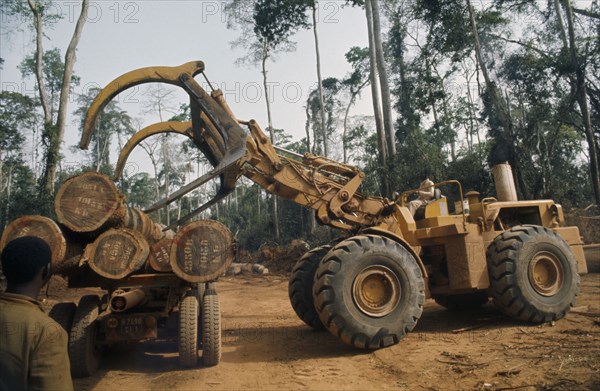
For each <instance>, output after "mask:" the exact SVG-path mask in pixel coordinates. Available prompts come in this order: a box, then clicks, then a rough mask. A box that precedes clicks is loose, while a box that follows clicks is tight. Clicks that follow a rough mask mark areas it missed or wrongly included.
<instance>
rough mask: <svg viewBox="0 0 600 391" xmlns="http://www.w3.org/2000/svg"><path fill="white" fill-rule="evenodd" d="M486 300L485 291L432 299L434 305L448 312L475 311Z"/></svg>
mask: <svg viewBox="0 0 600 391" xmlns="http://www.w3.org/2000/svg"><path fill="white" fill-rule="evenodd" d="M488 299H489V297H488V293H487V291H480V292H474V293H463V294H460V295H447V296H434V297H433V300H435V302H436V303H438V304H439V305H441V306H442V307H444V308H446V309H448V310H450V311H468V310H475V309H477V308H480V307H482V306H483V305H484V304H486V303H487V302H488Z"/></svg>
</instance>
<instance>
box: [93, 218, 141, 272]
mask: <svg viewBox="0 0 600 391" xmlns="http://www.w3.org/2000/svg"><path fill="white" fill-rule="evenodd" d="M148 254H149V247H148V243H147V242H146V239H144V236H142V234H141V233H139V232H137V231H134V230H132V229H129V228H120V229H114V228H111V229H109V230H108V231H106V232H104V233H102V234H101V235H100V236H99V237H98V238H97V239H96V240H95V241H94V242H93V243H91V244H89V245H88V246H87V247H86V248H85V252H84V253H83V258H82V260H83V261H84V262H87V263H88V264H89V266H90V268H91V269H92V270H93V271H95V272H96V273H97V274H99V275H101V276H102V277H105V278H110V279H113V280H120V279H121V278H124V277H126V276H128V275H129V274H131V273H133V272H135V271H137V270H139V269H141V268H142V267H143V266H144V265H145V263H146V259H147V258H148Z"/></svg>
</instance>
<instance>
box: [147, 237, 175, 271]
mask: <svg viewBox="0 0 600 391" xmlns="http://www.w3.org/2000/svg"><path fill="white" fill-rule="evenodd" d="M172 243H173V239H168V238H166V239H162V240H161V241H159V242H157V243H154V244H153V245H152V246H151V247H150V256H149V257H148V263H149V264H150V267H151V268H152V269H154V270H156V271H159V272H171V271H173V268H172V267H171V262H170V260H169V254H170V252H171V244H172Z"/></svg>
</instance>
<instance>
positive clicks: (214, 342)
mask: <svg viewBox="0 0 600 391" xmlns="http://www.w3.org/2000/svg"><path fill="white" fill-rule="evenodd" d="M220 361H221V311H220V309H219V297H218V296H217V292H216V291H215V290H214V289H211V288H209V289H207V290H206V293H205V294H204V298H203V301H202V363H203V364H204V365H206V366H209V367H210V366H214V365H217V364H218V363H219V362H220Z"/></svg>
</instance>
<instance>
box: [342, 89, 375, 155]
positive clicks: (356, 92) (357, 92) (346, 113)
mask: <svg viewBox="0 0 600 391" xmlns="http://www.w3.org/2000/svg"><path fill="white" fill-rule="evenodd" d="M368 82H369V79H367V80H365V82H364V83H362V84H361V85H360V86H358V88H357V89H356V91H351V95H350V101H349V102H348V106H346V112H345V113H344V130H343V134H342V149H343V151H344V164H346V163H347V162H348V146H347V145H346V137H347V136H348V114H349V113H350V108H351V107H352V105H354V100H355V99H356V96H357V95H358V94H359V93H360V91H361V90H362V89H363V87H364V86H366V85H367V83H368Z"/></svg>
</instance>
